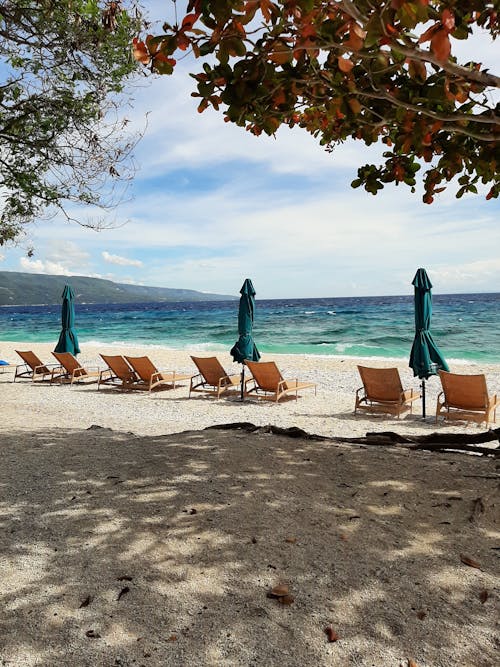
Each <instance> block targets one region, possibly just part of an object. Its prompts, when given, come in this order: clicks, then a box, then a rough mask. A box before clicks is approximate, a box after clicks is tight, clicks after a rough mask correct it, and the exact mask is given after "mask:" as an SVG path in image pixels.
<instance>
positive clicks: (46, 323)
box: [0, 294, 500, 363]
mask: <svg viewBox="0 0 500 667" xmlns="http://www.w3.org/2000/svg"><path fill="white" fill-rule="evenodd" d="M75 311H76V330H77V333H78V338H79V340H80V342H81V343H92V344H97V345H99V344H106V345H109V344H116V345H129V346H133V345H141V346H153V347H154V346H162V347H170V348H176V349H186V350H190V349H193V350H196V351H200V349H207V350H215V351H218V350H220V351H229V349H230V348H231V347H232V345H233V344H234V343H235V341H236V339H237V314H238V302H237V301H217V302H196V303H131V304H125V305H124V304H105V305H98V304H80V303H78V301H77V302H76V304H75ZM60 312H61V308H60V306H5V307H2V308H0V340H10V341H27V342H29V341H32V342H34V343H35V342H52V341H53V342H54V344H55V343H56V341H57V339H58V337H59V331H60ZM431 332H432V335H433V337H434V340H435V341H436V343H437V344H438V346H439V348H440V349H441V351H442V353H443V355H444V357H445V358H446V359H447V360H461V361H469V362H478V363H481V362H485V363H500V294H448V295H433V317H432V325H431ZM413 336H414V307H413V297H412V296H386V297H350V298H330V299H273V300H259V299H257V302H256V310H255V323H254V338H255V342H256V344H257V347H258V348H259V350H260V351H261V352H262V353H266V354H275V353H286V354H314V355H333V356H338V357H390V358H400V359H407V358H408V357H409V354H410V349H411V345H412V342H413Z"/></svg>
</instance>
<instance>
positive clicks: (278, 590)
mask: <svg viewBox="0 0 500 667" xmlns="http://www.w3.org/2000/svg"><path fill="white" fill-rule="evenodd" d="M288 593H289V588H288V586H287V585H286V584H278V585H277V586H274V587H273V588H272V589H271V595H274V597H276V598H279V597H282V596H284V595H288Z"/></svg>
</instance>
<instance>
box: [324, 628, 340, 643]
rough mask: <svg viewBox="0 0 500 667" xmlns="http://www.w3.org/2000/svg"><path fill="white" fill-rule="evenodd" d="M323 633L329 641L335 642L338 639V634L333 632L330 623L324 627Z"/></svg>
mask: <svg viewBox="0 0 500 667" xmlns="http://www.w3.org/2000/svg"><path fill="white" fill-rule="evenodd" d="M325 634H326V636H327V637H328V641H329V642H337V641H338V640H339V639H340V637H339V635H338V634H337V633H336V632H335V630H334V629H333V628H332V626H331V625H329V626H328V627H326V628H325Z"/></svg>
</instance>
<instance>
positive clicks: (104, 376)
mask: <svg viewBox="0 0 500 667" xmlns="http://www.w3.org/2000/svg"><path fill="white" fill-rule="evenodd" d="M101 357H102V360H103V361H104V363H105V364H106V365H107V368H105V369H104V370H102V371H101V372H100V373H99V380H98V383H97V389H99V388H100V387H101V385H103V384H104V385H111V386H112V387H117V388H118V389H122V390H124V391H126V390H128V389H146V388H147V387H145V386H144V383H143V382H142V381H141V380H140V379H139V377H138V375H137V373H136V372H135V371H134V370H133V369H132V368H130V366H129V364H128V363H127V361H126V359H125V358H124V357H122V355H121V354H117V355H106V354H101Z"/></svg>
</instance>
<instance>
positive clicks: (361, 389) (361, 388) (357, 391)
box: [356, 386, 365, 398]
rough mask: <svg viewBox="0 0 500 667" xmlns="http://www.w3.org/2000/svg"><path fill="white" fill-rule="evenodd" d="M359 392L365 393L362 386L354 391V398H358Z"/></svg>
mask: <svg viewBox="0 0 500 667" xmlns="http://www.w3.org/2000/svg"><path fill="white" fill-rule="evenodd" d="M360 391H365V388H364V386H363V387H360V388H359V389H356V398H358V397H359V392H360Z"/></svg>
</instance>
